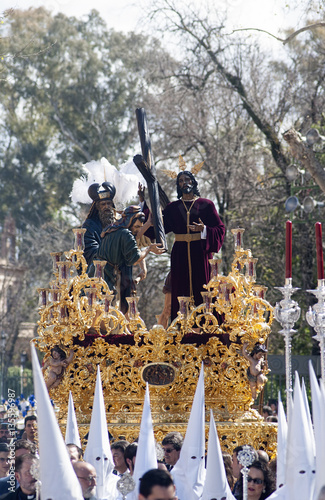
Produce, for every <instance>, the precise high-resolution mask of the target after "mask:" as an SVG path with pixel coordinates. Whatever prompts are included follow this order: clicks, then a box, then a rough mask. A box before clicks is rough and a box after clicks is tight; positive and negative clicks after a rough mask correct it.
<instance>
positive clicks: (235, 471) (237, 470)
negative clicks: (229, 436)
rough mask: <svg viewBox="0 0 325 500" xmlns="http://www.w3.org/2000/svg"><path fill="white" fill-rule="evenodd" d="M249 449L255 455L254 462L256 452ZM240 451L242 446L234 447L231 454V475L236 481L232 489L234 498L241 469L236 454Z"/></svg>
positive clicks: (256, 457) (256, 456)
mask: <svg viewBox="0 0 325 500" xmlns="http://www.w3.org/2000/svg"><path fill="white" fill-rule="evenodd" d="M250 448H251V450H252V451H253V452H254V453H255V457H254V461H256V460H258V455H257V452H256V451H255V450H254V448H253V447H252V446H250ZM242 449H243V446H236V448H235V449H234V451H233V454H232V475H233V476H234V478H235V479H236V483H235V486H234V489H233V491H232V492H233V495H234V496H235V498H237V494H238V486H239V480H240V479H241V473H240V471H241V469H242V468H243V466H242V465H241V464H240V463H239V461H238V453H239V452H240V451H242Z"/></svg>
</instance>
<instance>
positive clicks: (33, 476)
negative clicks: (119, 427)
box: [0, 415, 276, 500]
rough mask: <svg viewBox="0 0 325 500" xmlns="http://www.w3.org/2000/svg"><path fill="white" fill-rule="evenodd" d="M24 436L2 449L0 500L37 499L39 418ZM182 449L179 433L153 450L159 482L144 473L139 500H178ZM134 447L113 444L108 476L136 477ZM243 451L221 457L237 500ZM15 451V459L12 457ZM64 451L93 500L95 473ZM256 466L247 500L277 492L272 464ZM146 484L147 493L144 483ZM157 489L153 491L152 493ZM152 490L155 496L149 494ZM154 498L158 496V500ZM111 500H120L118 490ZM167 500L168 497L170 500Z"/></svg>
mask: <svg viewBox="0 0 325 500" xmlns="http://www.w3.org/2000/svg"><path fill="white" fill-rule="evenodd" d="M24 433H25V437H26V439H17V440H14V439H12V438H9V439H8V443H6V442H4V441H3V442H1V443H0V476H1V479H0V495H1V496H0V500H11V499H19V500H27V498H28V500H33V499H34V498H36V494H37V484H38V482H37V462H38V460H39V458H38V450H37V417H36V416H35V415H30V416H27V417H25V427H24ZM182 444H183V436H182V435H181V434H180V433H179V432H170V433H168V434H167V435H166V436H165V437H164V439H163V440H162V442H161V445H159V444H157V445H156V446H157V450H158V453H157V456H158V457H159V460H158V463H157V470H152V471H151V475H152V480H153V481H158V482H157V484H156V483H154V484H151V479H150V478H151V475H150V473H149V472H148V473H147V475H144V476H143V480H141V481H140V485H141V487H140V494H139V499H141V500H142V499H144V498H148V499H150V500H156V499H157V500H158V499H159V500H160V499H166V500H167V499H168V500H171V499H172V498H173V499H174V498H176V496H175V486H174V483H173V480H172V476H171V474H170V473H171V472H172V470H173V468H174V466H175V465H176V463H177V461H178V459H179V456H180V452H181V448H182ZM137 448H138V444H137V442H134V443H129V442H127V441H126V440H118V441H113V442H112V443H111V450H112V457H113V462H114V469H113V471H112V474H113V475H115V476H116V478H123V477H124V476H125V475H130V476H132V475H133V473H134V467H135V461H136V454H137ZM242 449H243V447H242V446H238V447H236V448H235V449H234V452H233V455H232V456H231V455H229V454H227V453H224V454H223V459H224V464H225V471H226V473H227V480H228V483H229V486H230V488H231V490H232V492H233V495H234V498H235V499H236V500H242V498H243V476H242V474H241V469H242V465H241V464H240V462H239V461H238V453H239V452H240V451H241V450H242ZM12 450H14V456H13V455H12ZM67 451H68V453H69V456H70V460H71V462H72V465H73V468H74V471H75V473H76V476H77V478H78V480H79V483H80V486H81V489H82V494H83V497H84V499H89V500H95V499H96V498H97V497H96V480H97V474H96V469H95V467H94V466H93V465H92V464H90V463H88V462H86V461H84V460H83V450H82V448H81V447H79V446H78V445H76V444H74V443H68V444H67ZM252 451H253V453H254V454H255V460H254V462H253V464H252V465H251V467H250V469H249V475H248V497H247V498H248V500H264V499H266V498H267V497H268V496H269V495H270V494H271V493H272V492H273V491H274V489H275V464H276V461H275V460H273V461H271V462H269V456H268V455H267V453H266V452H265V451H262V450H257V451H256V450H254V449H253V448H252ZM11 464H14V471H15V482H14V483H13V482H12V475H10V474H9V471H10V467H11ZM147 480H148V481H149V483H150V484H149V486H150V485H151V486H150V487H149V489H148V486H147V485H146V481H147ZM155 486H157V488H155ZM161 488H163V489H164V490H166V494H167V496H161ZM152 490H153V491H152ZM156 492H157V495H158V496H157V495H156ZM115 494H116V496H115V498H117V499H118V498H122V496H121V494H119V493H118V490H116V492H115ZM170 494H171V496H168V495H170Z"/></svg>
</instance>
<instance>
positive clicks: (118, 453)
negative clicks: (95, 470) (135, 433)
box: [111, 440, 129, 476]
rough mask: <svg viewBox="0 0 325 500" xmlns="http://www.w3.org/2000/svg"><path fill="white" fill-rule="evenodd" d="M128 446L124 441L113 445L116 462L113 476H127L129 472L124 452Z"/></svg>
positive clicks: (114, 460)
mask: <svg viewBox="0 0 325 500" xmlns="http://www.w3.org/2000/svg"><path fill="white" fill-rule="evenodd" d="M128 445H129V443H128V441H124V440H120V441H116V442H115V443H113V444H112V445H111V450H112V456H113V462H114V470H113V474H116V475H117V476H123V474H125V472H127V470H128V468H127V465H126V463H125V459H124V452H125V450H126V448H127V446H128Z"/></svg>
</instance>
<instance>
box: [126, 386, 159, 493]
mask: <svg viewBox="0 0 325 500" xmlns="http://www.w3.org/2000/svg"><path fill="white" fill-rule="evenodd" d="M156 468H157V453H156V445H155V438H154V433H153V425H152V417H151V409H150V396H149V385H148V383H147V385H146V394H145V398H144V404H143V411H142V418H141V426H140V434H139V440H138V449H137V455H136V459H135V466H134V474H133V479H134V481H135V489H134V491H133V492H132V493H131V494H130V495H128V497H127V498H128V499H130V498H135V499H137V498H138V494H139V480H140V478H141V477H142V476H143V474H145V473H146V472H147V471H148V470H150V469H156Z"/></svg>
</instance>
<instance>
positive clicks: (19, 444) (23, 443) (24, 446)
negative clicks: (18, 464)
mask: <svg viewBox="0 0 325 500" xmlns="http://www.w3.org/2000/svg"><path fill="white" fill-rule="evenodd" d="M33 416H34V415H33ZM17 450H28V451H30V454H31V455H36V446H35V445H34V443H31V442H30V441H27V439H18V440H17V441H16V442H15V451H17Z"/></svg>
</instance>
